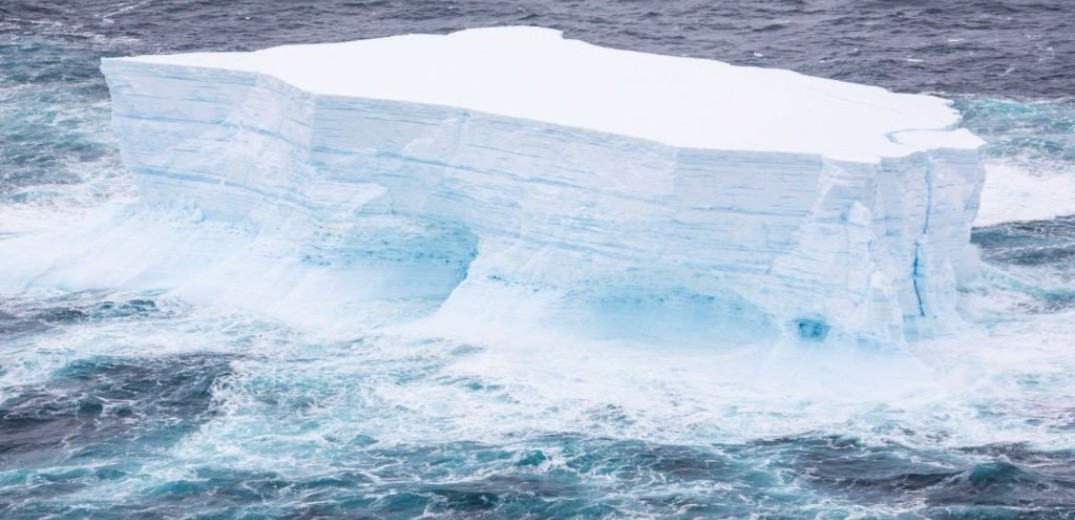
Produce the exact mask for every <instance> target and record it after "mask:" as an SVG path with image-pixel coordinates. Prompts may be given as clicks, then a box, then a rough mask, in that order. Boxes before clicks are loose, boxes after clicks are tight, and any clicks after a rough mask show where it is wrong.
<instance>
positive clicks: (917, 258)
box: [911, 157, 933, 317]
mask: <svg viewBox="0 0 1075 520" xmlns="http://www.w3.org/2000/svg"><path fill="white" fill-rule="evenodd" d="M932 211H933V161H931V160H930V159H929V158H928V157H927V158H926V218H925V219H924V220H923V222H922V233H921V234H920V235H919V237H918V240H916V241H915V245H914V263H913V264H912V268H911V285H912V286H914V295H915V299H916V300H917V301H918V315H919V316H922V317H925V316H926V306H925V304H924V303H923V301H922V287H921V286H920V285H919V282H920V280H921V278H922V275H923V273H922V261H921V252H922V243H923V241H925V240H926V239H927V237H928V236H929V219H930V213H931V212H932Z"/></svg>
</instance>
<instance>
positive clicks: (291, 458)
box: [0, 0, 1075, 518]
mask: <svg viewBox="0 0 1075 520" xmlns="http://www.w3.org/2000/svg"><path fill="white" fill-rule="evenodd" d="M509 24H524V25H543V26H550V27H555V28H559V29H562V30H564V31H565V32H566V33H567V35H568V36H571V37H577V38H581V39H585V40H588V41H591V42H595V43H599V44H604V45H608V46H612V47H620V48H628V49H635V50H643V51H651V52H658V53H664V54H675V55H688V56H697V57H705V58H714V59H720V60H724V61H730V62H733V63H739V64H750V65H758V66H765V67H781V68H790V69H794V70H797V71H800V72H804V73H808V74H813V75H819V76H825V77H830V78H836V79H841V80H847V81H855V82H861V83H870V84H877V85H882V86H886V87H889V88H892V89H895V90H899V91H904V92H916V93H917V92H926V93H935V94H939V95H943V96H947V97H951V98H953V99H955V100H956V104H957V107H958V108H960V109H961V110H962V111H963V113H964V125H965V126H967V127H968V128H970V129H971V130H973V131H975V132H976V133H978V134H979V135H980V136H982V137H983V138H985V139H986V140H987V141H988V146H987V147H986V149H985V150H984V152H983V156H984V160H985V161H986V164H987V169H988V172H989V175H990V176H991V179H999V181H998V182H999V184H997V186H999V187H996V188H994V189H993V191H991V192H989V194H988V195H989V197H992V198H991V199H987V202H988V201H994V202H993V206H992V207H991V208H992V209H991V210H990V211H992V212H993V213H992V215H994V216H996V218H994V219H992V220H989V221H983V225H982V226H981V227H980V228H978V229H977V230H976V231H975V234H974V241H975V242H976V243H978V244H979V245H980V247H981V250H982V256H983V259H984V260H985V261H986V270H987V272H988V276H986V277H985V281H984V282H982V284H981V285H980V287H978V288H976V289H971V290H968V291H967V292H966V293H965V294H964V295H963V296H964V299H965V300H966V304H965V313H966V315H967V320H968V323H969V325H968V327H969V331H968V332H967V333H966V334H965V335H963V336H961V337H960V339H959V340H958V341H948V342H943V341H942V342H937V343H933V344H927V345H921V346H919V347H916V349H915V351H914V354H915V356H916V357H917V359H919V360H920V361H921V362H922V363H924V364H925V365H928V367H929V369H930V370H931V371H932V372H931V373H932V374H933V375H932V376H931V377H932V383H931V385H932V386H928V387H927V388H926V390H925V391H922V392H918V393H915V392H911V393H910V394H908V395H904V394H900V395H899V396H898V397H889V396H886V397H883V398H881V397H879V398H876V399H872V398H869V397H865V398H857V399H847V400H842V399H826V398H815V397H811V398H805V397H802V398H796V397H795V392H794V391H790V392H778V393H772V392H768V391H761V390H758V391H754V390H749V391H748V390H744V389H743V388H740V387H737V386H728V385H724V386H722V385H707V384H706V383H707V381H708V379H707V377H706V375H707V372H706V371H707V370H708V371H710V372H709V373H715V372H719V371H721V370H722V367H727V366H734V365H735V363H734V362H731V361H728V362H727V363H725V361H722V360H721V359H716V358H713V359H710V358H705V359H695V358H689V361H683V360H682V359H681V360H680V362H682V363H687V364H692V365H699V366H700V367H701V368H698V369H697V370H695V371H691V370H686V371H685V372H675V370H680V368H679V367H676V368H675V370H672V372H674V373H676V374H679V375H678V376H676V377H669V376H668V375H667V374H666V373H661V372H659V369H658V368H654V367H653V365H654V364H655V363H657V361H656V360H659V359H663V358H665V357H667V355H668V354H667V353H665V352H633V351H632V352H626V353H624V356H623V359H616V360H614V361H613V360H609V359H602V360H600V362H594V361H593V360H590V361H585V362H583V361H577V360H576V359H574V358H573V355H574V353H572V352H570V351H564V350H562V349H558V348H557V346H555V345H550V346H549V350H548V352H545V353H542V355H540V356H536V357H535V355H534V354H533V353H510V352H509V353H496V352H491V350H495V349H493V348H491V347H489V346H470V345H458V344H453V343H451V342H449V341H444V340H437V339H435V338H434V339H428V340H423V341H415V340H408V339H402V338H393V337H370V338H355V339H354V340H353V341H348V342H321V341H318V340H317V339H316V338H312V337H309V336H307V335H303V334H300V333H297V332H294V331H291V330H289V329H287V328H286V327H285V326H283V325H281V324H276V323H267V322H263V321H259V320H258V319H257V318H254V317H250V316H243V315H220V314H215V313H212V312H209V311H206V310H204V309H199V308H196V307H191V306H189V305H187V304H185V303H184V302H182V301H178V300H176V299H174V298H171V297H169V296H167V295H163V294H156V293H139V294H127V293H122V292H117V291H109V290H101V291H93V292H63V291H55V292H48V293H43V292H30V293H21V292H19V290H18V288H6V287H5V288H0V289H2V291H0V293H2V294H0V518H179V517H182V518H417V517H428V518H744V517H756V518H1075V217H1072V216H1070V215H1072V214H1075V97H1073V96H1075V2H1069V1H1066V0H1053V1H1031V0H1008V1H1000V0H935V1H926V0H922V1H913V0H901V1H896V0H891V1H889V0H861V1H850V0H764V1H758V2H745V1H743V2H730V1H701V0H691V1H658V0H624V1H599V0H575V1H564V2H526V1H511V0H508V1H499V2H492V1H475V0H470V1H437V0H421V1H391V0H373V1H367V0H353V1H339V0H332V1H319V2H313V1H310V2H304V3H299V2H290V1H282V0H279V1H269V0H260V1H259V0H235V1H230V2H223V1H211V0H141V1H139V0H124V1H117V0H64V1H60V0H0V210H2V211H0V219H3V220H0V240H2V239H3V238H4V236H6V235H7V234H18V233H21V232H24V231H25V230H28V229H35V228H37V227H40V226H48V225H49V224H50V219H51V218H52V217H51V216H53V215H60V214H63V215H67V214H71V213H72V212H80V211H91V210H92V208H94V207H96V206H98V205H101V204H104V203H107V202H109V201H112V200H116V199H122V198H124V197H131V196H134V195H133V194H135V188H133V187H132V186H133V183H132V182H131V179H130V178H129V176H128V175H127V174H126V173H125V172H124V171H123V168H122V165H121V164H120V161H119V157H118V150H117V147H116V143H115V141H114V140H113V138H112V136H111V134H110V131H109V128H108V118H109V110H110V108H109V99H108V91H107V88H106V87H105V84H104V81H103V78H102V77H101V75H100V73H99V71H98V66H99V59H100V58H101V57H103V56H118V55H131V54H147V53H163V52H177V51H192V50H210V51H213V50H216V51H223V50H240V49H244V50H245V49H255V48H261V47H265V46H270V45H277V44H283V43H296V42H307V43H308V42H325V41H340V40H349V39H357V38H369V37H376V36H385V35H391V34H400V33H410V32H446V31H451V30H455V29H462V28H467V27H476V26H489V25H509ZM1001 181H1003V182H1001ZM1024 189H1025V190H1027V193H1026V194H1024V195H1022V196H1018V195H1020V193H1021V190H1024ZM1064 190H1068V191H1064ZM1017 196H1018V197H1017ZM1011 197H1015V198H1011ZM1013 200H1014V201H1022V202H1024V203H1026V206H1027V208H1025V210H1021V211H1019V212H1015V213H1012V214H1011V215H1008V214H1007V213H1005V212H1006V211H1008V209H1009V208H1008V206H1005V204H1009V205H1010V204H1013V202H1011V201H1013ZM997 201H999V202H997ZM984 209H985V206H984V205H983V210H984ZM1005 215H1008V216H1009V217H1012V218H1017V219H1019V220H1025V219H1030V220H1029V221H1022V222H1017V223H1012V222H1007V223H1005V222H1003V221H1004V220H1008V219H1006V218H1003V217H1004V216H1005ZM1054 216H1058V217H1057V218H1055V219H1054V218H1052V217H1054ZM667 363H668V365H669V366H672V365H675V363H676V362H675V361H668V362H667ZM520 366H521V367H523V368H520ZM670 370H671V369H670ZM670 373H671V372H670ZM714 379H719V378H714ZM897 383H898V382H897V381H883V380H882V381H877V382H876V386H878V387H884V386H890V385H891V386H897ZM770 389H771V388H770ZM789 395H790V397H789ZM811 395H814V394H811ZM853 397H854V396H853Z"/></svg>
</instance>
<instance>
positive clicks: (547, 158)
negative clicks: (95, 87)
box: [102, 28, 982, 345]
mask: <svg viewBox="0 0 1075 520" xmlns="http://www.w3.org/2000/svg"><path fill="white" fill-rule="evenodd" d="M102 69H103V70H104V72H105V75H106V77H107V79H108V83H109V88H110V90H111V92H112V97H113V114H114V119H113V124H114V128H115V131H116V133H117V134H118V136H119V138H120V142H121V147H122V151H123V158H124V161H125V163H126V164H127V166H128V167H129V168H130V169H131V170H132V171H133V172H135V173H136V174H137V175H138V176H139V177H140V178H141V185H142V195H143V198H144V200H145V202H146V203H147V205H148V206H149V207H150V208H153V211H159V212H165V213H167V212H170V211H173V212H174V211H183V212H186V213H187V214H196V215H197V216H198V217H197V220H199V221H202V220H203V219H204V222H205V224H204V225H206V226H220V225H226V226H232V227H234V229H235V230H236V232H235V233H236V234H240V235H242V234H245V236H248V237H251V238H249V242H250V243H258V244H261V243H264V242H266V241H268V242H271V243H277V244H286V246H279V247H274V248H270V249H268V250H267V249H265V248H264V247H260V246H259V247H247V246H244V248H242V249H239V251H243V253H242V254H240V255H237V254H236V252H235V251H236V250H235V245H234V241H233V240H231V239H229V240H225V241H222V242H220V244H219V247H221V248H224V249H229V250H227V251H214V250H213V248H214V247H215V246H213V245H211V244H210V245H205V244H200V246H199V248H200V251H201V252H200V253H199V256H198V262H197V265H198V266H199V267H198V268H197V269H196V271H197V272H204V271H205V270H207V269H208V270H210V271H212V272H213V273H215V274H214V276H213V278H212V279H213V280H215V281H217V282H218V283H219V285H220V286H219V287H215V288H214V289H215V291H216V292H217V293H218V294H221V295H225V294H229V293H231V292H234V291H239V292H243V291H248V289H247V288H246V287H247V286H249V285H251V284H252V285H254V286H257V287H258V289H257V291H253V292H249V295H250V296H249V298H248V299H249V302H248V303H249V304H250V305H252V306H255V307H257V306H264V302H265V300H266V299H271V298H272V297H273V287H274V286H276V285H277V284H279V286H280V287H281V290H280V291H279V294H277V295H276V297H278V298H281V299H292V300H294V301H293V302H292V303H293V304H294V305H293V306H302V305H303V302H304V301H309V302H313V301H317V300H319V299H325V300H326V301H331V302H336V303H340V304H341V305H342V304H343V303H346V302H347V300H348V299H349V298H351V299H353V300H363V301H366V300H370V301H378V299H380V301H386V300H392V301H395V300H398V299H399V298H406V297H413V296H421V297H427V298H432V299H433V300H435V301H436V302H437V303H436V305H435V307H436V308H437V311H436V313H435V315H434V316H433V318H432V320H433V323H436V324H437V325H438V326H439V327H443V328H444V329H445V330H449V329H451V330H453V331H455V332H459V333H461V334H478V335H480V334H486V333H488V332H489V331H490V330H493V329H498V328H499V329H501V330H508V331H509V332H510V331H511V330H513V329H516V328H517V327H521V326H522V325H523V324H525V323H530V324H534V325H537V326H540V327H542V328H545V329H551V330H557V331H565V332H569V333H572V334H581V335H585V336H591V337H600V338H609V337H627V338H639V337H645V336H655V337H660V338H679V339H685V340H691V341H701V342H707V341H708V342H718V341H728V340H731V341H751V340H756V339H758V338H764V337H773V336H775V335H776V334H781V333H782V334H784V335H785V336H788V337H796V338H801V339H805V340H810V341H823V340H828V339H830V338H845V339H852V340H855V341H858V342H864V343H871V344H879V345H892V344H897V343H899V342H901V341H902V340H903V339H904V338H905V336H908V335H910V336H916V335H918V334H920V333H921V332H922V331H923V330H926V331H929V330H934V329H935V328H936V326H937V325H938V324H943V323H944V322H945V321H946V320H948V319H949V318H950V317H951V316H952V311H953V309H954V305H955V303H956V287H957V282H958V280H959V278H960V277H962V276H969V275H971V274H972V271H973V260H972V259H973V250H972V249H971V246H970V245H969V232H970V224H971V221H972V220H973V218H974V215H975V213H976V210H977V203H978V195H979V192H980V190H981V185H982V169H981V168H980V166H979V164H978V156H977V147H978V146H979V145H980V142H979V141H978V139H977V138H976V137H974V136H973V135H971V134H969V133H968V132H966V131H965V130H959V129H956V128H955V127H956V125H957V124H958V114H957V113H956V112H955V111H954V110H953V109H952V108H950V107H949V105H948V103H947V102H946V101H944V100H941V99H937V98H932V97H927V96H913V95H905V94H894V93H891V92H888V91H885V90H883V89H879V88H875V87H867V86H861V85H852V84H846V83H840V82H835V81H830V80H822V79H816V78H810V77H806V76H802V75H798V74H795V73H791V72H787V71H775V70H763V69H754V68H744V67H735V66H731V65H727V64H723V63H718V62H712V61H705V60H696V59H686V58H674V57H666V56H654V55H648V54H641V53H634V52H626V51H618V50H611V49H605V48H601V47H596V46H592V45H589V44H586V43H583V42H578V41H572V40H565V39H562V37H561V36H560V34H559V33H558V32H556V31H550V30H544V29H535V28H498V29H481V30H469V31H463V32H460V33H454V34H451V35H445V36H431V35H412V36H401V37H393V38H385V39H378V40H367V41H360V42H350V43H341V44H326V45H306V46H290V47H279V48H274V49H268V50H265V51H258V52H254V53H219V54H189V55H177V56H153V57H139V58H121V59H108V60H105V61H104V63H103V66H102ZM269 250H271V253H267V252H266V251H269ZM255 251H256V252H257V253H256V254H254V252H255ZM247 252H251V254H250V256H251V258H245V257H246V256H247ZM174 254H175V255H178V257H177V258H173V259H172V260H170V261H169V262H168V267H167V268H161V269H157V270H156V271H155V270H154V269H155V268H149V269H148V270H147V271H146V272H147V273H150V274H147V275H146V276H145V277H144V278H143V281H142V283H143V284H146V283H148V284H150V285H152V278H153V276H154V275H153V274H152V273H154V272H158V271H160V272H166V273H167V274H168V276H166V277H162V278H161V279H162V280H163V279H167V283H162V284H161V285H164V286H177V287H179V288H180V289H181V288H182V285H183V284H184V281H183V280H184V274H183V267H182V266H183V265H184V264H185V263H186V262H185V260H184V259H183V256H184V254H185V253H183V251H182V248H176V249H175V250H174ZM215 256H219V257H220V258H223V259H225V260H220V261H215V260H214V257H215ZM237 256H238V257H240V258H237ZM158 263H159V262H158ZM221 265H225V266H226V267H221ZM250 266H256V270H257V273H256V274H255V275H252V274H251V273H250V269H249V268H250ZM394 269H395V271H393V270H394ZM392 273H394V274H392ZM211 292H212V291H208V290H205V289H203V290H202V294H209V293H211ZM351 295H353V297H352V296H351ZM332 308H337V306H333V307H332ZM339 308H346V306H343V307H339ZM326 312H327V311H326ZM348 316H349V314H348V313H346V312H344V313H340V315H339V316H338V319H342V320H346V319H348ZM334 319H335V318H334ZM498 325H501V327H498ZM516 330H517V329H516Z"/></svg>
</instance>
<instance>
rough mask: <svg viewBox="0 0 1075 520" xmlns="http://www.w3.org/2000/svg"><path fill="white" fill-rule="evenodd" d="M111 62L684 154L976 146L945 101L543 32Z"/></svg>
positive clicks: (845, 154)
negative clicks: (217, 74)
mask: <svg viewBox="0 0 1075 520" xmlns="http://www.w3.org/2000/svg"><path fill="white" fill-rule="evenodd" d="M108 61H113V60H106V63H107V62H108ZM115 61H126V62H137V63H154V64H163V65H179V66H187V67H201V68H212V69H226V70H230V71H244V72H252V73H257V74H262V75H267V76H271V77H274V78H277V79H279V80H281V81H284V82H286V83H288V84H290V85H292V86H294V87H297V88H299V89H301V90H303V91H306V92H308V93H311V94H319V95H328V96H343V97H350V98H368V99H378V100H392V101H406V102H411V103H422V104H428V105H437V106H444V107H454V108H461V109H466V110H472V111H478V112H483V113H486V114H494V115H501V116H507V117H513V118H519V119H524V120H531V121H540V122H545V123H552V124H557V125H563V126H567V127H576V128H583V129H589V130H596V131H599V132H603V133H610V134H618V135H624V136H629V137H635V138H640V139H646V140H650V141H655V142H658V143H662V144H666V145H671V146H675V147H678V148H700V149H715V150H740V151H757V152H790V153H798V154H811V155H821V156H823V157H826V158H830V159H838V160H849V161H857V162H870V163H876V162H878V161H879V160H880V159H882V158H899V157H906V156H908V155H911V154H913V153H916V152H922V151H927V150H933V149H940V148H945V149H968V150H973V149H976V148H977V147H979V146H980V145H981V144H982V142H981V141H980V140H979V139H978V138H977V137H975V136H974V135H972V134H970V133H969V132H968V131H966V130H963V129H957V128H956V127H957V126H958V123H959V114H958V112H957V111H956V110H954V109H953V108H952V107H951V106H950V103H949V102H948V101H946V100H943V99H940V98H935V97H930V96H922V95H910V94H898V93H893V92H890V91H888V90H885V89H882V88H879V87H872V86H865V85H857V84H852V83H844V82H838V81H833V80H827V79H822V78H814V77H809V76H804V75H801V74H797V73H794V72H790V71H785V70H773V69H762V68H753V67H739V66H732V65H729V64H726V63H721V62H717V61H711V60H702V59H694V58H682V57H673V56H661V55H654V54H646V53H639V52H631V51H623V50H615V49H609V48H604V47H599V46H596V45H592V44H589V43H585V42H582V41H578V40H571V39H565V38H563V36H562V34H561V33H560V32H559V31H556V30H552V29H544V28H537V27H498V28H484V29H470V30H465V31H460V32H456V33H452V34H447V35H426V34H421V35H404V36H393V37H389V38H379V39H372V40H360V41H352V42H344V43H332V44H317V45H290V46H283V47H275V48H270V49H265V50H259V51H255V52H237V53H195V54H177V55H170V56H140V57H133V58H118V59H116V60H115ZM897 134H900V138H898V139H894V138H893V136H895V135H897Z"/></svg>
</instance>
